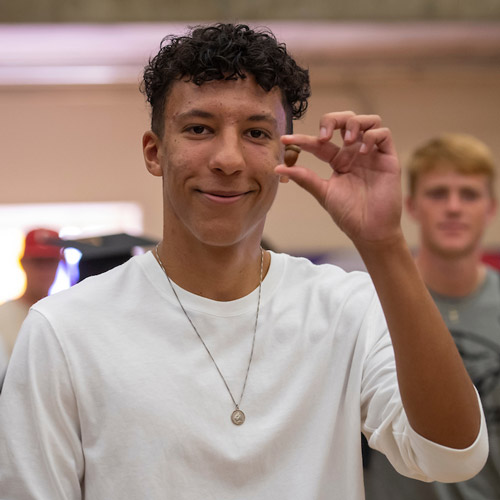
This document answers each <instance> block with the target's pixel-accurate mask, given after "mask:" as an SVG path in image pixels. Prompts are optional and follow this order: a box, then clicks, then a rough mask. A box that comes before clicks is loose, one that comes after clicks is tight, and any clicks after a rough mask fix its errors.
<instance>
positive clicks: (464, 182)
mask: <svg viewBox="0 0 500 500" xmlns="http://www.w3.org/2000/svg"><path fill="white" fill-rule="evenodd" d="M488 185H489V178H488V176H487V175H486V174H478V173H474V174H466V173H462V172H459V171H457V170H456V169H453V168H450V167H447V166H437V167H436V168H434V169H432V170H429V171H427V172H423V173H421V174H420V175H419V177H418V179H417V189H418V188H419V187H420V188H431V187H434V186H440V187H448V188H450V189H453V188H464V187H469V188H474V189H488Z"/></svg>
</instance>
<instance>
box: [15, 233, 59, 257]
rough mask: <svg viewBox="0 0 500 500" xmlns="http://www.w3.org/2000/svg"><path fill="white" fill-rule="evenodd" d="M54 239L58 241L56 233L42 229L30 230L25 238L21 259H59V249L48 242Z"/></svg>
mask: <svg viewBox="0 0 500 500" xmlns="http://www.w3.org/2000/svg"><path fill="white" fill-rule="evenodd" d="M54 239H59V234H58V233H57V231H52V230H50V229H44V228H38V229H32V230H31V231H30V232H29V233H28V234H27V235H26V238H25V244H24V254H23V257H35V258H42V259H58V258H60V257H61V247H59V246H57V245H54V244H53V243H51V242H50V240H54Z"/></svg>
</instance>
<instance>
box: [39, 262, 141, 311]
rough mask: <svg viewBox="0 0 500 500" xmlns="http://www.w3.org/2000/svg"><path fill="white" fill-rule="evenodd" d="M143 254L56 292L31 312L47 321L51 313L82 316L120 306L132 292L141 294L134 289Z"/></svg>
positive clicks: (137, 283)
mask: <svg viewBox="0 0 500 500" xmlns="http://www.w3.org/2000/svg"><path fill="white" fill-rule="evenodd" d="M145 257H146V255H139V256H136V257H132V258H131V259H130V260H128V261H127V262H125V263H124V264H122V265H120V266H118V267H115V268H114V269H111V270H110V271H107V272H105V273H102V274H99V275H97V276H91V277H88V278H86V279H85V280H83V281H82V282H80V283H77V284H76V285H74V286H72V287H71V288H69V289H68V290H64V291H61V292H58V293H56V294H54V295H51V296H50V297H46V298H44V299H42V300H41V301H39V302H37V303H36V304H35V305H34V306H32V309H34V310H36V311H38V312H39V313H41V314H42V315H43V316H46V317H48V318H50V317H51V316H52V315H53V314H56V313H57V314H61V313H64V312H66V311H72V312H73V313H74V314H81V312H82V311H87V313H88V311H91V310H92V309H94V308H95V309H102V308H104V307H106V308H110V307H112V306H113V305H114V304H119V303H120V301H121V300H124V299H126V297H127V296H129V295H130V294H131V293H132V294H133V295H134V297H136V296H137V295H140V294H139V293H138V292H137V288H138V287H140V286H142V284H141V281H143V280H144V279H145V278H144V273H143V271H142V267H141V260H143V259H144V258H145Z"/></svg>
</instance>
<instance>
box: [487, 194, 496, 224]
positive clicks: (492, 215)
mask: <svg viewBox="0 0 500 500" xmlns="http://www.w3.org/2000/svg"><path fill="white" fill-rule="evenodd" d="M497 210H498V202H497V200H496V198H491V202H490V209H489V210H488V218H489V220H490V221H491V220H493V219H494V218H495V216H496V214H497Z"/></svg>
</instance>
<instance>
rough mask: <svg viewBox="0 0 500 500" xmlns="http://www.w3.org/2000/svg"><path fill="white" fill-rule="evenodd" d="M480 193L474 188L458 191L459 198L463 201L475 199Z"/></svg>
mask: <svg viewBox="0 0 500 500" xmlns="http://www.w3.org/2000/svg"><path fill="white" fill-rule="evenodd" d="M480 196H481V194H480V193H479V192H478V191H476V190H474V189H462V190H461V191H460V198H461V199H462V200H464V201H476V200H477V199H479V198H480Z"/></svg>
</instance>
